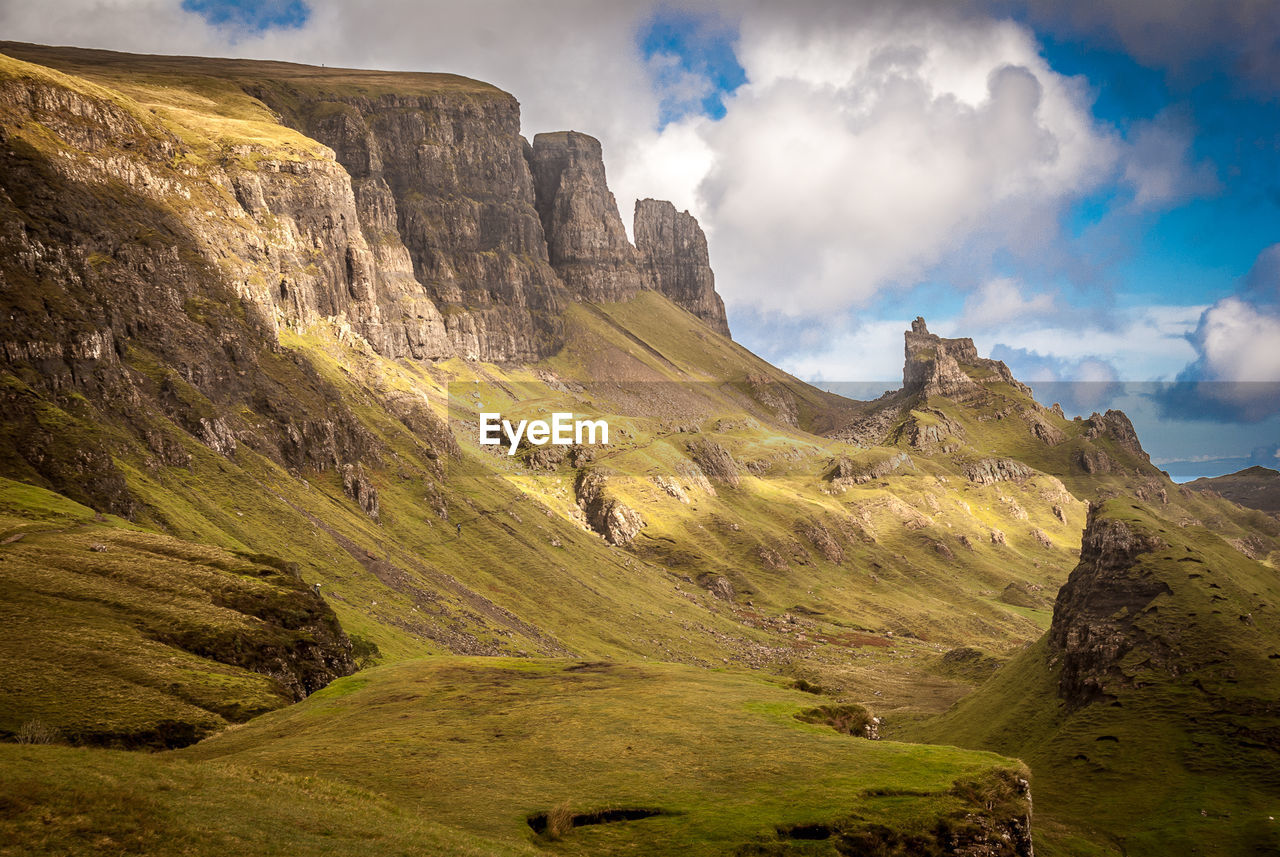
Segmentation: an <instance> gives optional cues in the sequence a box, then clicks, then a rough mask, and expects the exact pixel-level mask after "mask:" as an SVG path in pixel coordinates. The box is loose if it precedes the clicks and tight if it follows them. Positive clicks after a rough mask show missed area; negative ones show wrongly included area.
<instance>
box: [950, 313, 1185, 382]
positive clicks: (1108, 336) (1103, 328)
mask: <svg viewBox="0 0 1280 857" xmlns="http://www.w3.org/2000/svg"><path fill="white" fill-rule="evenodd" d="M1203 312H1204V307H1203V306H1159V305H1157V306H1144V307H1135V308H1132V309H1128V310H1117V311H1114V312H1112V313H1111V314H1110V315H1108V316H1105V317H1098V318H1091V317H1090V316H1089V315H1087V314H1086V313H1081V312H1067V311H1063V312H1060V313H1055V314H1052V315H1048V316H1046V317H1043V318H1040V319H1034V320H1029V321H1027V320H1024V321H1023V323H1021V324H1018V325H1011V326H1009V327H1008V328H1005V329H1003V330H999V331H994V332H992V333H991V334H989V337H985V338H984V339H987V340H989V342H990V346H991V347H992V349H995V348H997V347H999V346H1003V347H1004V348H1006V349H1010V350H1011V351H1013V352H1020V353H1021V354H1023V355H1025V359H1026V361H1027V362H1026V363H1025V365H1024V366H1023V367H1022V368H1023V369H1024V370H1025V371H1024V374H1026V375H1027V378H1028V379H1030V380H1040V381H1049V380H1055V381H1058V380H1060V381H1103V380H1113V379H1118V380H1122V381H1158V380H1165V379H1170V378H1173V377H1174V376H1175V375H1176V374H1177V373H1178V371H1179V370H1181V369H1182V368H1183V367H1185V366H1186V365H1187V363H1188V362H1189V361H1190V360H1193V359H1195V354H1196V352H1195V349H1194V348H1193V347H1192V345H1191V343H1190V342H1189V341H1188V336H1189V334H1191V332H1192V331H1194V330H1195V327H1196V323H1197V320H1198V319H1199V317H1200V315H1201V313H1203ZM943 329H945V328H943ZM1006 359H1007V358H1006ZM1007 362H1009V363H1010V365H1011V367H1012V368H1013V369H1014V370H1015V374H1017V373H1018V371H1019V368H1020V367H1019V365H1018V361H1016V360H1007ZM1104 364H1105V366H1106V368H1105V369H1104V368H1102V366H1103V365H1104Z"/></svg>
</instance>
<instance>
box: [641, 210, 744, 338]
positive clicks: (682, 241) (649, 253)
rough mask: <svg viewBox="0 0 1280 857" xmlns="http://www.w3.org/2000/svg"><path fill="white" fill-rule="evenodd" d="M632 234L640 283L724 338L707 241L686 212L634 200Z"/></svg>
mask: <svg viewBox="0 0 1280 857" xmlns="http://www.w3.org/2000/svg"><path fill="white" fill-rule="evenodd" d="M632 232H633V233H634V234H635V238H636V249H637V250H638V251H639V253H640V260H641V266H642V269H643V271H644V276H645V284H646V286H647V287H648V288H651V289H655V290H656V291H659V292H662V293H663V294H664V295H666V296H667V297H669V298H670V299H671V300H673V301H675V302H676V303H677V304H679V305H680V306H682V307H684V308H685V309H687V310H688V311H689V312H691V313H693V314H694V315H696V316H697V317H698V318H700V319H702V320H703V321H705V322H706V323H707V324H708V325H710V326H711V327H712V328H713V329H714V330H715V331H716V332H717V333H720V334H723V335H724V336H728V335H729V322H728V320H726V319H725V315H724V301H722V300H721V299H720V295H718V294H716V278H715V274H714V273H712V271H711V262H710V259H709V257H708V255H707V237H706V235H704V234H703V232H702V227H701V226H699V225H698V221H697V219H696V218H694V216H693V215H691V214H690V213H689V212H687V211H684V212H677V211H676V207H675V206H674V205H672V204H671V203H669V202H666V201H663V200H657V199H640V200H636V213H635V221H634V225H633V227H632Z"/></svg>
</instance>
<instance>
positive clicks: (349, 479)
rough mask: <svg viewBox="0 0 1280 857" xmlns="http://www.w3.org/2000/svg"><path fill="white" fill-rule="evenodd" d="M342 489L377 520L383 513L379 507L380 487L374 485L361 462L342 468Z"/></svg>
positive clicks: (361, 509) (363, 510)
mask: <svg viewBox="0 0 1280 857" xmlns="http://www.w3.org/2000/svg"><path fill="white" fill-rule="evenodd" d="M342 491H343V493H344V494H346V495H347V496H348V497H350V498H351V499H352V500H354V501H355V502H356V505H357V506H359V507H360V511H362V512H364V513H365V514H366V515H368V516H369V517H370V518H372V519H373V520H375V521H377V520H378V518H379V515H380V514H381V512H380V509H379V507H378V489H377V488H374V487H373V483H372V482H370V481H369V477H368V476H366V475H365V472H364V466H363V465H361V464H355V465H351V464H347V465H345V466H343V468H342Z"/></svg>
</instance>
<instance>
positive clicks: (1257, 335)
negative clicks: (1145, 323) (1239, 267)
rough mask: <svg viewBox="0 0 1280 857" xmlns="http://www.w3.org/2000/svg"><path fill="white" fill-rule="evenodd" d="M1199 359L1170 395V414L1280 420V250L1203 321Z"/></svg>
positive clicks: (1264, 255)
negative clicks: (1278, 418) (1275, 416)
mask: <svg viewBox="0 0 1280 857" xmlns="http://www.w3.org/2000/svg"><path fill="white" fill-rule="evenodd" d="M1187 339H1188V341H1189V342H1190V343H1191V345H1192V346H1193V347H1194V349H1195V355H1196V356H1195V359H1194V360H1193V361H1191V362H1190V363H1189V364H1188V365H1187V366H1186V368H1185V369H1184V370H1183V371H1182V372H1181V373H1179V375H1178V381H1179V383H1178V384H1176V385H1174V386H1173V387H1171V388H1170V389H1168V390H1166V391H1165V393H1164V395H1163V397H1162V398H1163V401H1164V403H1165V406H1166V411H1167V412H1168V413H1170V414H1174V413H1185V414H1190V415H1194V416H1195V417H1197V418H1201V419H1208V420H1217V421H1228V422H1231V421H1237V420H1245V421H1249V422H1257V421H1260V420H1265V419H1267V418H1269V417H1271V416H1274V415H1276V414H1280V244H1274V245H1272V246H1270V247H1268V248H1266V249H1265V250H1263V251H1262V252H1261V253H1260V254H1259V255H1258V258H1257V260H1255V262H1254V264H1253V268H1252V270H1251V271H1250V272H1249V274H1248V276H1246V277H1245V279H1244V288H1243V289H1242V290H1241V291H1240V292H1239V293H1238V294H1236V295H1232V296H1231V297H1227V298H1223V299H1222V300H1220V301H1218V302H1217V303H1215V304H1214V305H1213V306H1211V307H1209V308H1208V309H1206V310H1205V311H1204V313H1203V314H1202V315H1201V316H1200V320H1199V323H1198V324H1197V326H1196V329H1195V331H1194V332H1192V333H1191V334H1189V335H1188V337H1187Z"/></svg>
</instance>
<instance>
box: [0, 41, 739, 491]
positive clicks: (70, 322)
mask: <svg viewBox="0 0 1280 857" xmlns="http://www.w3.org/2000/svg"><path fill="white" fill-rule="evenodd" d="M0 50H4V51H9V52H11V53H12V54H16V55H28V56H30V57H31V58H32V59H33V60H36V61H37V62H41V61H55V60H56V61H57V62H58V63H60V64H62V65H63V66H64V67H67V68H68V69H70V70H73V71H75V72H89V73H92V75H94V76H95V79H98V80H103V81H107V82H112V83H115V82H122V83H121V84H120V85H122V86H124V88H123V89H121V90H119V91H113V90H111V89H108V88H104V87H103V86H100V85H97V84H90V83H87V82H85V80H84V79H83V78H79V77H75V76H69V75H64V74H60V73H59V72H57V71H54V70H52V69H50V68H48V67H46V66H42V65H39V64H33V63H27V62H22V61H18V60H13V59H9V58H8V57H7V56H3V55H0V65H2V66H3V68H0V161H2V162H3V163H2V167H3V169H2V173H3V174H2V175H0V209H2V210H3V214H4V216H3V222H2V224H0V251H2V256H0V284H3V286H4V291H5V296H6V302H7V304H8V305H9V306H8V311H7V312H6V313H4V318H2V319H0V348H3V356H4V360H5V363H6V365H7V366H8V367H9V368H10V369H11V370H12V371H13V372H14V373H15V375H16V377H20V378H21V379H22V382H21V384H10V385H7V386H6V387H5V388H4V390H3V391H0V397H2V398H3V402H4V405H5V408H6V411H7V412H8V413H10V414H11V415H12V418H11V419H10V421H9V422H8V423H7V424H6V427H5V438H6V439H5V444H4V446H5V447H6V452H5V458H6V460H8V461H9V466H8V467H7V471H8V472H11V473H14V474H16V475H19V476H20V477H22V478H36V479H41V480H44V481H46V483H47V484H49V485H50V486H52V487H55V488H56V489H57V490H60V491H66V492H69V494H70V496H73V497H76V498H77V499H80V500H82V501H84V502H86V503H88V504H90V505H93V506H94V507H96V508H101V509H104V510H109V511H114V512H119V513H120V514H123V515H126V516H131V515H133V514H134V511H135V501H134V499H133V498H131V497H130V494H129V492H128V491H127V490H126V489H125V480H124V478H123V477H122V476H121V474H120V472H119V470H118V467H117V466H116V464H115V462H114V459H116V458H118V457H119V455H120V452H121V450H122V449H123V446H120V445H117V446H116V447H112V446H111V445H110V444H105V443H104V437H103V435H102V434H101V433H99V432H97V431H95V430H94V428H93V420H92V419H90V420H88V421H86V423H85V424H84V425H83V426H81V427H77V426H76V425H60V426H55V425H54V424H55V423H56V422H57V420H54V419H53V418H52V417H51V416H50V414H51V413H52V412H50V411H48V410H47V409H46V408H44V407H43V406H42V405H41V404H40V400H41V398H42V397H43V396H45V395H48V394H55V393H58V392H59V391H61V394H62V395H66V394H69V393H71V392H72V391H75V392H77V393H78V394H82V395H84V396H86V397H87V399H88V401H89V402H90V403H92V404H93V405H94V406H95V407H105V408H107V409H109V410H110V411H111V412H112V413H113V414H114V417H115V418H117V419H119V421H120V423H121V424H122V427H124V426H127V429H126V431H127V433H135V432H140V433H141V435H142V440H143V441H144V442H145V443H146V445H147V446H148V447H149V448H150V450H151V452H152V453H153V454H154V456H155V458H156V460H157V461H158V462H160V463H163V464H181V463H182V460H183V456H184V455H186V453H184V452H182V440H181V436H180V435H173V434H171V433H169V432H168V430H167V429H166V428H165V427H164V426H163V425H161V424H155V423H154V417H155V416H156V415H157V414H163V415H165V416H166V417H168V418H170V419H171V420H172V422H173V423H175V424H176V425H178V426H181V427H182V428H184V429H185V430H186V432H188V433H189V434H190V435H192V436H194V437H197V438H199V439H201V440H202V441H203V442H204V443H205V444H206V445H207V446H209V447H210V448H211V449H214V450H215V451H217V452H218V453H219V454H222V455H226V456H230V455H234V454H235V453H236V450H237V449H238V448H240V449H242V448H245V447H247V448H249V449H251V450H253V451H254V452H255V453H260V454H264V455H266V456H267V457H268V458H270V459H272V460H274V461H275V462H277V463H279V464H281V465H283V466H285V467H286V468H289V469H291V470H294V471H297V470H300V469H307V468H314V469H330V468H334V469H339V470H349V469H351V468H355V467H357V466H358V465H359V464H360V463H361V461H362V460H363V459H365V458H367V457H368V456H369V455H370V454H371V453H374V452H375V451H376V447H377V443H376V442H375V441H374V440H373V439H372V438H371V437H370V436H369V434H368V432H367V431H365V430H363V429H361V428H360V427H359V425H358V423H359V421H358V420H357V419H356V418H355V417H354V416H353V415H352V412H351V411H350V410H349V408H348V407H347V406H346V405H345V404H343V402H342V397H341V396H339V395H337V394H336V393H335V392H334V390H333V389H332V388H331V386H330V385H329V383H328V382H326V381H325V380H324V379H322V378H321V375H320V373H319V372H317V370H316V367H315V366H314V365H312V364H311V363H309V362H308V361H306V360H302V359H300V358H298V357H297V355H296V354H290V353H287V352H282V351H281V349H280V342H281V335H282V331H292V332H293V333H305V332H306V331H307V330H308V329H309V328H312V327H314V326H315V325H329V326H332V327H334V328H336V329H337V331H338V333H339V335H340V337H342V338H344V339H349V340H354V341H356V342H362V343H364V344H365V345H366V346H367V347H368V348H370V349H371V350H372V351H374V352H376V353H378V354H379V355H381V356H383V357H388V358H393V359H399V358H412V359H419V360H436V359H440V358H448V357H455V356H456V357H463V358H466V359H470V360H484V361H490V362H500V363H507V362H532V361H535V360H537V359H540V358H542V357H545V356H548V355H551V354H554V353H555V352H556V351H557V350H558V349H559V348H560V347H561V346H562V344H563V343H562V333H561V328H562V323H563V322H562V313H563V310H564V308H565V307H566V305H567V304H568V303H570V302H572V301H574V300H626V299H628V298H631V297H634V296H635V295H636V294H637V293H638V292H639V291H641V290H643V289H646V288H653V289H656V290H658V291H662V292H663V293H668V294H671V295H672V296H673V297H675V299H676V301H677V302H678V303H680V304H681V305H683V306H686V308H689V309H690V310H691V311H693V312H695V314H699V313H700V314H702V315H703V316H704V317H707V316H706V308H707V307H709V306H712V305H713V304H714V305H715V306H716V307H718V306H719V298H718V296H716V295H715V293H714V291H713V290H711V291H708V290H709V289H712V286H711V279H710V269H709V268H706V270H705V271H704V270H702V268H705V261H706V259H705V255H706V254H705V247H703V244H704V243H705V242H702V243H698V242H694V244H696V245H697V246H694V245H693V244H691V245H690V247H686V246H685V242H683V241H673V242H669V243H667V244H660V245H647V247H648V251H647V253H646V255H645V257H644V260H645V264H646V265H647V266H648V268H646V269H644V270H642V267H641V257H640V254H639V253H638V252H637V251H636V249H635V248H634V247H632V245H631V244H630V243H629V242H628V241H627V238H626V233H625V231H624V230H623V227H622V222H621V219H620V218H619V216H618V212H617V207H616V203H615V202H614V199H613V196H612V194H611V193H610V192H609V189H608V187H607V185H606V183H605V174H604V164H603V160H602V153H601V150H600V145H599V143H598V142H597V141H595V140H594V139H593V138H590V137H587V136H586V135H582V134H576V133H573V132H566V133H561V134H551V135H539V136H538V137H537V138H536V139H535V144H534V145H533V146H532V147H530V146H529V145H528V144H527V143H526V142H525V141H524V140H523V139H522V138H521V137H520V127H519V125H520V114H519V105H518V103H517V102H516V100H515V99H514V98H513V97H512V96H510V95H509V94H507V93H505V92H502V91H500V90H498V89H496V88H494V87H492V86H488V85H487V84H482V83H478V82H476V81H470V80H466V79H465V78H458V77H455V76H452V75H397V76H392V77H394V80H393V81H389V80H388V76H385V75H381V74H380V73H377V72H352V71H334V72H333V73H329V72H325V73H317V71H318V70H316V69H310V68H307V67H304V66H291V65H288V64H283V63H259V62H248V61H229V60H228V61H222V60H209V61H202V63H203V64H204V65H203V66H202V67H203V68H205V69H206V70H207V71H210V72H214V73H216V74H217V75H218V77H217V78H216V83H213V82H210V81H214V80H215V79H214V78H212V77H211V78H208V80H207V81H206V84H207V85H209V86H212V87H213V89H211V90H210V91H211V92H213V93H214V94H215V95H216V96H217V99H216V100H215V99H210V100H209V104H208V105H206V106H205V108H204V109H206V110H207V113H192V112H191V111H190V110H188V109H186V108H185V107H184V106H182V105H181V104H180V103H169V102H166V101H164V100H163V99H162V100H161V101H147V99H148V98H153V97H154V90H148V89H146V88H145V87H144V88H143V89H141V90H135V89H132V88H130V87H131V86H132V83H131V81H132V80H133V79H134V78H135V77H136V76H137V65H138V64H139V63H150V65H148V73H149V74H152V75H159V78H158V79H165V78H164V75H165V74H173V75H180V74H183V73H186V72H187V71H188V69H187V68H186V67H184V65H183V62H182V61H181V60H169V59H165V58H161V59H143V58H138V57H132V56H130V55H124V54H111V53H107V52H100V51H79V50H69V49H68V50H61V49H59V50H50V49H44V48H39V47H37V46H30V45H25V46H24V45H17V44H13V43H5V44H3V45H0ZM178 79H182V78H178ZM175 91H179V92H181V91H182V90H181V88H180V87H179V88H178V89H177V90H175ZM180 100H181V99H179V101H180ZM146 104H153V105H154V106H151V107H147V106H144V105H146ZM108 212H109V215H108ZM691 221H692V219H691V218H690V219H689V222H684V221H682V226H681V227H680V228H681V230H682V234H684V235H686V236H688V237H689V240H690V241H693V239H694V237H696V236H700V235H701V233H700V230H698V229H697V226H696V223H692V222H691ZM646 234H649V233H648V232H646ZM690 248H691V249H690ZM646 270H647V271H658V272H661V273H657V274H653V275H651V276H646V275H645V271H646ZM682 272H684V273H682ZM708 320H709V321H711V322H712V326H713V327H714V328H715V329H716V330H718V331H720V332H727V328H726V326H725V325H724V321H723V314H722V313H721V314H719V315H718V316H717V315H715V314H713V315H712V316H710V317H708ZM42 414H43V416H42ZM419 422H421V421H419ZM427 422H430V420H428V421H427ZM143 426H145V427H146V428H145V429H144V428H141V427H143ZM80 428H83V431H81V430H80ZM437 429H438V426H437V427H436V429H429V430H427V432H426V434H427V435H430V436H433V437H434V439H433V440H429V441H428V442H429V443H430V444H434V443H436V442H437V441H440V440H441V438H440V432H439V431H438V430H437ZM117 440H118V441H119V442H120V444H126V443H127V442H128V441H126V439H125V438H124V437H118V438H117ZM365 495H367V492H365ZM365 495H362V496H364V499H363V500H362V501H361V502H362V503H363V504H366V505H367V504H369V503H371V502H372V499H371V495H368V496H365Z"/></svg>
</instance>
